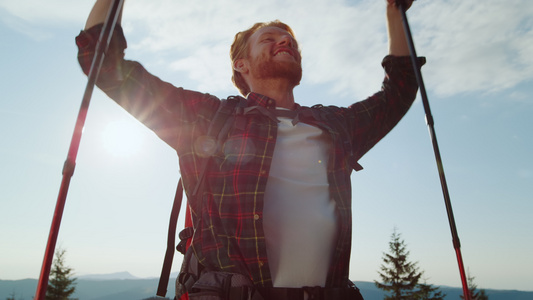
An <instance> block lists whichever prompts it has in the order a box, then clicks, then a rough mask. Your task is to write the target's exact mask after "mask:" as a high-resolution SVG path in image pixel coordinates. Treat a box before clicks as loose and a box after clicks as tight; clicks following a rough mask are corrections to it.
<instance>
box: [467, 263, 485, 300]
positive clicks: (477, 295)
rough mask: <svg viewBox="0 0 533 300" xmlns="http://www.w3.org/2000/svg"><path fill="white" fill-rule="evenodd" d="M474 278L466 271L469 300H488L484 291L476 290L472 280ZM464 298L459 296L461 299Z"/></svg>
mask: <svg viewBox="0 0 533 300" xmlns="http://www.w3.org/2000/svg"><path fill="white" fill-rule="evenodd" d="M475 278H476V277H474V276H472V275H470V270H468V276H467V278H466V279H467V281H468V292H469V293H470V299H471V300H489V296H487V295H486V294H485V290H483V289H482V290H479V291H478V290H477V284H476V283H474V279H475ZM464 298H465V297H464V296H463V295H461V299H464Z"/></svg>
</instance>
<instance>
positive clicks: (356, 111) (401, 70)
mask: <svg viewBox="0 0 533 300" xmlns="http://www.w3.org/2000/svg"><path fill="white" fill-rule="evenodd" d="M425 62H426V59H425V58H424V57H419V58H418V66H419V67H421V66H422V65H424V64H425ZM382 66H383V68H384V70H385V78H384V80H383V84H382V87H381V90H380V91H379V92H377V93H376V94H374V95H372V96H371V97H369V98H367V99H366V100H364V101H360V102H357V103H355V104H353V105H351V106H350V107H348V109H347V111H348V117H347V120H348V122H349V124H348V127H347V128H351V132H350V136H351V138H352V141H351V142H352V149H353V156H354V158H355V160H359V159H360V158H361V157H362V156H363V155H364V154H365V153H366V152H368V151H369V150H370V149H371V148H372V147H374V145H376V144H377V143H378V142H379V141H380V140H381V139H382V138H383V137H384V136H385V135H387V133H388V132H390V131H391V130H392V129H393V128H394V126H396V124H398V122H399V121H400V120H401V118H402V117H403V116H404V115H405V114H406V113H407V111H408V110H409V108H410V107H411V104H412V103H413V102H414V100H415V98H416V93H417V91H418V84H417V82H416V75H415V72H414V68H413V66H412V63H411V58H410V57H409V56H402V57H396V56H390V55H389V56H386V57H385V58H384V59H383V62H382Z"/></svg>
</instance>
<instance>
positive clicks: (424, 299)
mask: <svg viewBox="0 0 533 300" xmlns="http://www.w3.org/2000/svg"><path fill="white" fill-rule="evenodd" d="M445 297H446V294H444V293H443V292H442V291H439V288H438V287H434V286H433V285H431V284H428V283H426V282H424V283H419V284H418V285H417V291H416V292H415V293H414V294H413V299H417V300H444V298H445Z"/></svg>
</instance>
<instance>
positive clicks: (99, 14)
mask: <svg viewBox="0 0 533 300" xmlns="http://www.w3.org/2000/svg"><path fill="white" fill-rule="evenodd" d="M113 1H114V0H97V1H96V3H95V4H94V6H93V9H92V10H91V13H90V14H89V17H88V18H87V22H86V23H85V30H87V29H89V28H91V27H93V26H94V25H97V24H101V23H104V22H105V18H106V17H107V12H108V11H109V7H110V6H111V5H112V4H113ZM121 19H122V11H120V15H119V17H118V20H117V24H120V20H121Z"/></svg>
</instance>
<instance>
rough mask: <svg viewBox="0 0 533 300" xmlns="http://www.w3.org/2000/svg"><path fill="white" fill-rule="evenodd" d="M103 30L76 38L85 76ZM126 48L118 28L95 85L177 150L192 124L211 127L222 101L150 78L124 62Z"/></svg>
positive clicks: (99, 27)
mask: <svg viewBox="0 0 533 300" xmlns="http://www.w3.org/2000/svg"><path fill="white" fill-rule="evenodd" d="M102 27H103V25H102V24H99V25H96V26H94V27H91V28H89V29H87V30H85V31H82V32H81V33H80V34H79V35H78V36H77V37H76V44H77V46H78V61H79V63H80V66H81V68H82V70H83V72H84V73H85V74H89V70H90V68H91V64H92V60H93V57H94V55H95V49H96V46H97V42H98V39H99V36H100V32H101V30H102ZM126 47H127V43H126V39H125V37H124V33H123V31H122V28H121V27H120V25H117V26H116V27H115V30H114V32H113V36H112V39H111V42H110V45H109V48H108V50H107V52H106V54H105V59H104V62H103V65H102V67H101V69H100V73H99V76H98V80H97V82H96V85H97V86H98V87H99V88H100V89H101V90H102V91H103V92H105V93H106V94H107V95H108V96H109V97H110V98H111V99H113V100H114V101H115V102H116V103H118V104H119V105H120V106H122V107H123V108H124V109H125V110H126V111H128V112H129V113H130V114H131V115H133V116H134V117H135V118H137V119H138V120H139V121H141V122H142V123H144V124H145V125H146V126H147V127H149V128H150V129H152V130H153V131H154V132H155V133H156V134H157V135H158V136H159V137H160V138H161V139H163V140H164V141H165V142H166V143H167V144H169V145H170V146H172V147H173V148H177V147H178V144H179V143H180V141H179V140H180V136H182V134H183V132H182V130H183V129H184V128H191V126H192V125H191V124H198V123H204V124H208V123H209V120H210V118H211V117H212V115H213V114H214V112H215V111H216V109H217V107H218V105H219V103H220V100H219V99H218V98H216V97H215V96H212V95H209V94H203V93H199V92H195V91H190V90H186V89H183V88H179V87H175V86H173V85H172V84H170V83H168V82H165V81H163V80H161V79H159V78H158V77H156V76H154V75H152V74H150V73H149V72H148V71H147V70H146V69H145V68H144V67H143V66H142V65H141V64H139V63H138V62H135V61H130V60H126V59H124V50H125V49H126ZM200 127H202V126H200ZM200 127H198V126H195V128H200ZM203 127H205V126H203Z"/></svg>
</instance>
